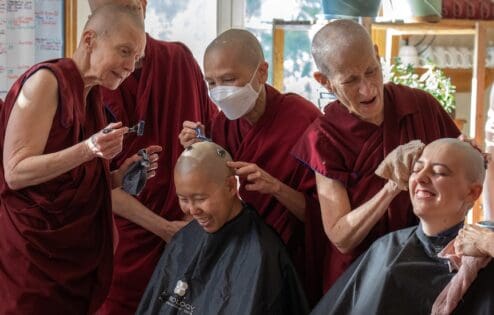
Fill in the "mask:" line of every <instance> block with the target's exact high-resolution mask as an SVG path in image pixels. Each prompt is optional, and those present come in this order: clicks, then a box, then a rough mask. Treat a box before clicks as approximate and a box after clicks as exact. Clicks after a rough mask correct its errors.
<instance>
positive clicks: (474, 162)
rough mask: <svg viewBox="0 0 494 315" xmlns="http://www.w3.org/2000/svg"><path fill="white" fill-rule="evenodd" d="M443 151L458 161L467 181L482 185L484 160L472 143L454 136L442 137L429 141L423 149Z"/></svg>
mask: <svg viewBox="0 0 494 315" xmlns="http://www.w3.org/2000/svg"><path fill="white" fill-rule="evenodd" d="M426 150H427V151H436V152H437V151H445V152H447V154H448V155H449V156H451V157H454V158H455V159H456V160H457V161H459V162H460V166H461V168H462V169H463V171H464V173H465V176H466V178H467V180H468V181H470V182H471V183H472V184H479V185H482V183H483V182H484V177H485V162H484V158H483V156H482V154H481V153H480V152H479V151H478V150H476V149H475V148H474V147H473V146H472V145H470V144H469V143H467V142H465V141H461V140H458V139H456V138H443V139H438V140H436V141H433V142H431V143H429V144H428V145H427V146H426V147H425V149H424V152H425V151H426Z"/></svg>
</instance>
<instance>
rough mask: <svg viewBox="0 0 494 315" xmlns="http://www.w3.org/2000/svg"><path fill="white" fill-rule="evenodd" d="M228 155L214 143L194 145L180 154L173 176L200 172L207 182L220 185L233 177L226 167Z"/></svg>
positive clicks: (207, 142)
mask: <svg viewBox="0 0 494 315" xmlns="http://www.w3.org/2000/svg"><path fill="white" fill-rule="evenodd" d="M231 160H232V157H231V156H230V154H229V153H228V152H227V151H226V150H225V149H223V148H222V147H221V146H219V145H217V144H216V143H213V142H209V141H204V142H197V143H194V144H192V145H190V146H188V147H187V148H185V150H184V151H183V152H182V154H181V155H180V156H179V158H178V160H177V164H176V165H175V176H184V175H188V174H190V173H193V172H200V173H201V174H202V175H203V176H205V178H207V179H208V181H209V182H214V183H217V184H222V183H224V182H225V180H226V179H227V178H228V177H230V176H233V175H234V174H233V170H232V169H231V168H230V167H228V166H227V165H226V162H227V161H231Z"/></svg>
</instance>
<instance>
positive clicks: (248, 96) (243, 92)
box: [209, 66, 262, 120]
mask: <svg viewBox="0 0 494 315" xmlns="http://www.w3.org/2000/svg"><path fill="white" fill-rule="evenodd" d="M258 67H259V66H258ZM257 69H258V68H256V70H255V71H254V74H252V78H251V79H250V81H249V83H247V84H246V85H244V86H231V85H219V86H217V87H215V88H213V89H211V90H210V91H209V95H210V96H211V99H212V100H213V102H214V103H215V104H216V105H217V106H218V107H219V108H221V111H222V112H223V113H224V114H225V116H226V118H228V119H230V120H234V119H238V118H240V117H242V116H243V115H245V114H247V113H248V112H250V111H251V110H252V109H253V108H254V106H255V105H256V100H257V97H258V96H259V93H261V88H262V86H261V88H260V89H259V91H256V90H254V88H253V87H252V84H251V82H252V79H254V75H255V74H256V72H257Z"/></svg>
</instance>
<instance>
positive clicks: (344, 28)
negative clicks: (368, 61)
mask: <svg viewBox="0 0 494 315" xmlns="http://www.w3.org/2000/svg"><path fill="white" fill-rule="evenodd" d="M355 53H358V54H374V53H375V51H374V45H373V43H372V39H371V37H370V36H369V33H368V32H367V30H366V29H365V28H364V27H363V26H362V25H360V24H358V23H357V22H354V21H352V20H336V21H333V22H330V23H328V24H326V25H325V26H323V27H322V28H321V29H320V30H319V31H318V32H317V33H316V35H315V36H314V38H313V39H312V56H313V58H314V61H315V63H316V65H317V68H318V69H319V71H321V72H322V73H324V74H325V75H327V76H331V74H332V68H331V64H332V63H333V62H334V60H348V59H351V56H352V54H355Z"/></svg>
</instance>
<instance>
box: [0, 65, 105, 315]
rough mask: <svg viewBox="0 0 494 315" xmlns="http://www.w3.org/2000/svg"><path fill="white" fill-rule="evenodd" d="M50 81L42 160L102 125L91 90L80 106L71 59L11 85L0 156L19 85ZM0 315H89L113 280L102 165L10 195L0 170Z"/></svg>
mask: <svg viewBox="0 0 494 315" xmlns="http://www.w3.org/2000/svg"><path fill="white" fill-rule="evenodd" d="M41 68H45V69H49V70H50V71H52V72H53V74H54V75H55V76H56V78H57V81H58V90H59V104H58V108H57V110H56V114H55V117H54V119H53V125H52V127H51V130H50V134H49V138H48V142H47V144H46V147H45V150H44V153H45V154H48V153H52V152H57V151H60V150H62V149H65V148H67V147H70V146H72V145H74V144H77V143H79V142H81V141H82V140H84V139H86V138H87V137H89V136H91V135H92V134H94V133H95V132H97V131H98V130H100V129H102V128H103V127H104V125H105V117H104V115H103V106H102V104H101V101H100V96H99V91H98V88H93V89H92V91H91V93H90V95H89V96H88V98H87V105H86V107H84V83H83V81H82V77H81V75H80V73H79V71H78V69H77V68H76V66H75V64H74V62H73V61H72V60H71V59H59V60H53V61H48V62H46V63H42V64H38V65H36V66H34V67H32V68H31V69H30V70H28V71H27V72H26V73H25V74H24V75H22V76H21V77H20V78H19V80H18V81H17V82H16V83H15V84H14V85H13V87H12V89H11V90H10V92H9V94H8V95H7V98H6V100H5V104H4V106H2V107H1V111H0V115H1V116H0V117H1V118H0V146H1V150H0V152H1V153H0V154H2V158H3V146H4V138H5V129H6V126H7V122H8V119H9V116H10V113H11V110H12V108H13V106H14V103H15V101H16V99H17V96H18V95H19V92H20V90H21V88H22V85H23V83H24V82H25V80H26V79H27V78H28V77H29V76H30V75H32V74H33V73H34V72H36V71H37V70H39V69H41ZM0 173H1V177H0V178H1V182H0V192H1V195H0V199H1V204H0V231H1V232H0V233H1V235H2V237H0V253H1V254H0V296H1V297H2V301H1V303H0V314H4V315H6V314H16V315H19V314H26V315H27V314H29V315H32V314H40V315H41V314H71V315H72V314H91V313H94V312H95V311H96V309H97V308H98V307H99V306H100V305H101V304H102V303H103V301H104V299H105V297H106V295H107V293H108V290H109V286H110V280H111V273H112V247H113V245H112V240H113V238H112V212H111V199H110V198H111V194H110V187H111V186H110V178H109V166H108V163H107V162H106V161H104V160H102V159H99V158H95V159H93V160H91V161H89V162H86V163H83V164H81V165H80V166H78V167H76V168H74V169H72V170H70V171H68V172H67V173H64V174H62V175H59V176H57V177H56V178H54V179H51V180H49V181H47V182H45V183H42V184H39V185H34V186H29V187H26V188H22V189H19V190H11V189H9V188H8V186H7V185H6V183H5V179H4V178H5V177H4V169H3V164H2V166H1V167H0Z"/></svg>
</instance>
